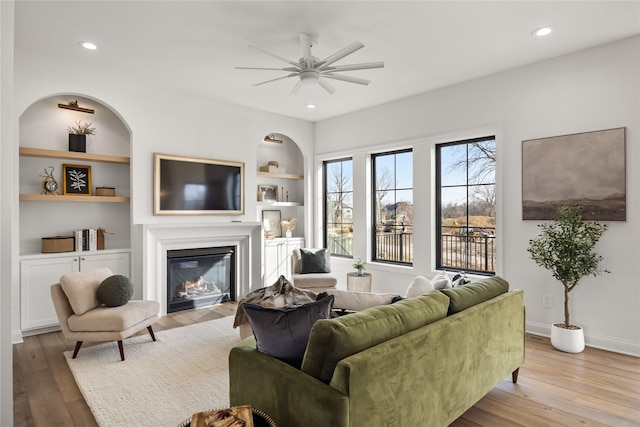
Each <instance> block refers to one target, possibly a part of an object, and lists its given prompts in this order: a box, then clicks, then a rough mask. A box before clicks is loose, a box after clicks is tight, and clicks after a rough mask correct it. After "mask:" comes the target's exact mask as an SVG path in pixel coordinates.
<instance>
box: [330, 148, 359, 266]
mask: <svg viewBox="0 0 640 427" xmlns="http://www.w3.org/2000/svg"><path fill="white" fill-rule="evenodd" d="M323 166H324V167H323V169H324V188H325V191H324V208H325V210H324V214H325V224H324V241H325V247H326V248H327V249H329V252H331V253H332V254H333V255H344V256H353V161H352V160H351V159H341V160H331V161H326V162H324V164H323Z"/></svg>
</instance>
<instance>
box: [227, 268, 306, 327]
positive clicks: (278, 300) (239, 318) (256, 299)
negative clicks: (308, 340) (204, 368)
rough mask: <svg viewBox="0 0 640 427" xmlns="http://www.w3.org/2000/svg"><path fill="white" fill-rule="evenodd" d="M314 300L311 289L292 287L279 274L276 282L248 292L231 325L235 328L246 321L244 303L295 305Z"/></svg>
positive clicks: (278, 305)
mask: <svg viewBox="0 0 640 427" xmlns="http://www.w3.org/2000/svg"><path fill="white" fill-rule="evenodd" d="M315 300H316V294H315V293H313V292H311V291H306V290H304V289H300V288H296V287H294V286H293V285H292V284H291V282H289V281H288V280H287V278H286V277H284V276H280V277H279V278H278V280H277V281H276V283H274V284H273V285H271V286H267V287H265V288H260V289H256V290H255V291H252V292H249V293H248V294H247V295H246V296H245V297H244V298H242V300H240V302H239V303H238V310H237V311H236V318H235V320H234V321H233V327H234V328H237V327H238V326H240V325H242V324H243V323H245V322H247V321H248V319H247V315H246V313H245V311H244V304H247V303H248V304H256V305H260V306H262V307H295V306H298V305H303V304H306V303H309V302H313V301H315Z"/></svg>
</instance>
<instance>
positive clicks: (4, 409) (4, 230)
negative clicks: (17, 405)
mask: <svg viewBox="0 0 640 427" xmlns="http://www.w3.org/2000/svg"><path fill="white" fill-rule="evenodd" d="M13 10H14V2H13V1H2V2H0V171H2V172H1V175H0V177H2V183H3V185H0V218H1V219H2V221H0V384H1V385H2V387H1V388H0V425H3V426H10V425H13V363H12V360H13V358H12V354H13V353H12V352H13V349H12V346H11V343H12V338H11V330H12V325H11V323H12V316H11V307H12V305H13V301H14V299H13V298H12V283H14V280H15V274H17V273H16V272H17V270H14V268H13V265H14V263H13V262H12V259H13V256H14V254H17V244H16V243H17V238H16V236H15V232H14V231H13V230H15V228H14V227H13V226H12V221H13V219H14V218H15V212H14V210H13V205H14V200H15V197H16V196H15V195H16V188H15V181H14V180H13V176H14V175H13V166H12V165H13V164H14V163H15V161H14V157H15V154H16V153H17V148H15V147H14V144H12V143H11V142H12V141H13V140H14V129H15V128H17V127H16V126H15V123H14V117H15V115H14V108H13Z"/></svg>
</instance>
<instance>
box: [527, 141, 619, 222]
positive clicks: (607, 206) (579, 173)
mask: <svg viewBox="0 0 640 427" xmlns="http://www.w3.org/2000/svg"><path fill="white" fill-rule="evenodd" d="M625 176H626V172H625V128H617V129H608V130H601V131H595V132H586V133H578V134H572V135H563V136H555V137H549V138H540V139H530V140H525V141H522V219H533V220H549V219H556V218H557V210H558V207H560V206H563V205H567V206H581V207H582V216H583V217H584V218H585V219H588V220H602V221H625V220H626V178H625Z"/></svg>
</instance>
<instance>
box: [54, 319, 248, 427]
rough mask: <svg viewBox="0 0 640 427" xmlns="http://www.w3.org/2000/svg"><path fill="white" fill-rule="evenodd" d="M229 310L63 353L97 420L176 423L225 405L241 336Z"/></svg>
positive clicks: (116, 425) (116, 426) (115, 424)
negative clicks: (232, 358) (232, 351)
mask: <svg viewBox="0 0 640 427" xmlns="http://www.w3.org/2000/svg"><path fill="white" fill-rule="evenodd" d="M232 325H233V316H227V317H224V318H222V319H216V320H210V321H208V322H203V323H197V324H194V325H189V326H184V327H181V328H175V329H169V330H166V331H160V332H157V333H156V334H155V335H156V339H157V341H156V342H153V341H151V337H150V336H149V334H146V335H142V336H138V337H134V338H130V339H127V340H125V341H124V354H125V361H124V362H121V361H120V353H119V352H118V344H117V343H115V342H113V343H105V344H100V345H96V346H93V347H87V348H82V349H80V352H79V353H78V356H77V357H76V359H71V355H72V352H70V351H67V352H65V353H64V355H65V357H66V358H67V363H68V364H69V368H71V372H73V376H74V377H75V379H76V383H77V384H78V387H79V388H80V391H81V392H82V395H83V396H84V398H85V400H86V401H87V404H88V405H89V408H90V409H91V412H92V413H93V415H94V417H95V419H96V421H97V422H98V425H100V426H101V427H107V426H108V427H121V426H136V427H138V426H153V427H158V426H174V427H175V426H176V425H178V424H180V423H181V422H182V421H184V420H185V419H187V418H189V417H191V415H192V414H193V413H195V412H200V411H204V410H207V409H211V408H218V407H226V406H228V405H229V375H228V373H229V359H228V356H229V350H230V349H231V347H233V346H234V345H235V344H237V343H238V342H240V334H239V333H238V329H233V327H232Z"/></svg>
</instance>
